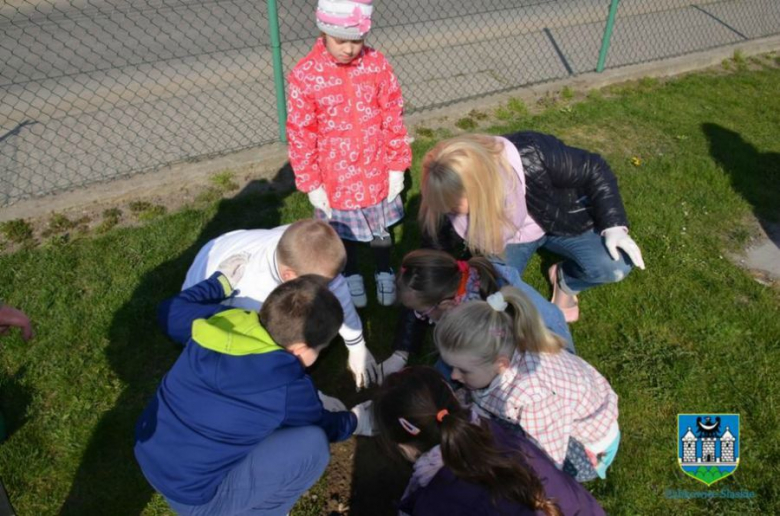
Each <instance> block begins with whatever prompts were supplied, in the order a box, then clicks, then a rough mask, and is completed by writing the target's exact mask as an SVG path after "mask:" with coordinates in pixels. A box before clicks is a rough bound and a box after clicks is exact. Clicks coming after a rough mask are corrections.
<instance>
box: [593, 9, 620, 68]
mask: <svg viewBox="0 0 780 516" xmlns="http://www.w3.org/2000/svg"><path fill="white" fill-rule="evenodd" d="M619 1H620V0H612V3H611V4H610V6H609V16H607V26H606V27H604V37H603V38H602V40H601V52H599V62H598V64H597V65H596V71H597V72H598V73H601V72H603V71H604V62H605V61H606V60H607V51H609V40H610V38H611V37H612V28H613V27H614V25H615V14H617V8H618V2H619Z"/></svg>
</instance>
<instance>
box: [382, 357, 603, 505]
mask: <svg viewBox="0 0 780 516" xmlns="http://www.w3.org/2000/svg"><path fill="white" fill-rule="evenodd" d="M374 418H375V423H376V426H377V429H378V430H379V436H380V439H381V440H382V442H383V443H384V445H385V447H386V448H387V449H388V450H389V451H390V452H392V453H396V452H400V453H401V455H402V456H404V457H405V458H406V459H407V460H409V461H411V462H413V463H414V470H413V471H414V472H413V474H412V478H411V480H410V482H409V484H408V486H407V488H406V492H405V493H404V495H403V498H402V500H401V503H400V507H399V508H400V513H401V514H407V515H412V516H414V515H426V516H429V515H430V516H436V515H446V516H460V515H463V516H466V515H469V516H471V515H474V514H480V515H486V516H488V515H490V516H493V515H495V516H498V515H507V516H509V515H529V516H530V515H537V514H544V515H545V516H560V515H564V514H588V515H603V514H604V511H603V510H602V509H601V507H600V506H599V504H598V502H596V500H595V499H594V498H593V497H592V496H591V495H590V494H589V493H588V492H587V491H586V490H585V489H584V488H583V487H582V486H580V485H579V484H577V482H575V481H574V480H573V479H572V478H571V477H569V476H568V475H566V474H565V473H563V472H561V471H559V470H558V469H557V468H556V467H555V466H554V465H553V463H552V462H550V460H549V459H548V458H547V457H546V455H545V454H544V453H543V452H542V451H541V450H539V449H538V448H537V447H536V446H535V445H534V444H533V443H532V442H531V441H530V440H529V439H527V438H526V437H523V436H521V435H513V434H511V433H509V432H507V431H505V430H504V429H502V428H501V427H500V426H498V425H497V424H495V423H493V422H490V421H488V420H485V419H481V418H480V417H478V416H477V415H476V414H475V413H472V412H471V411H470V410H469V409H468V408H465V407H463V406H462V405H461V404H460V403H459V402H458V400H457V399H456V398H455V396H454V395H453V393H452V390H451V389H450V387H449V385H448V384H447V383H446V381H445V380H444V378H443V377H442V376H441V375H439V373H438V372H436V371H435V370H434V369H431V368H429V367H419V366H417V367H408V368H406V369H404V370H402V371H400V372H398V373H395V374H393V375H390V376H389V377H387V378H386V379H385V382H384V384H383V385H382V388H381V390H380V391H379V393H378V395H377V396H376V398H375V399H374Z"/></svg>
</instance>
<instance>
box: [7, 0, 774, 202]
mask: <svg viewBox="0 0 780 516" xmlns="http://www.w3.org/2000/svg"><path fill="white" fill-rule="evenodd" d="M613 1H614V2H615V3H616V2H617V0H613ZM315 5H316V0H284V1H283V2H280V3H279V5H278V26H279V31H280V34H281V53H282V62H283V69H284V74H285V75H286V74H287V73H288V72H289V70H290V69H291V68H292V67H293V66H294V65H295V63H296V62H297V61H298V60H299V59H300V58H302V57H303V56H304V55H305V54H306V53H307V52H308V51H309V49H310V48H311V45H312V43H313V39H314V37H316V35H317V28H316V26H315V23H314V8H315ZM610 6H611V3H610V0H513V1H512V0H423V1H420V0H394V1H392V2H389V1H381V0H377V1H376V2H375V11H374V23H373V27H374V28H373V29H372V31H371V34H370V35H369V37H368V43H369V44H370V45H372V46H374V47H376V48H378V49H379V50H381V51H382V52H384V53H385V54H386V55H387V56H388V58H389V59H390V61H391V63H392V64H393V66H394V67H395V70H396V73H397V75H398V77H399V79H400V82H401V85H402V87H403V92H404V97H405V100H406V105H407V111H409V112H411V111H418V110H423V109H428V108H432V107H437V106H442V105H446V104H450V103H454V102H458V101H463V100H467V99H470V98H475V97H479V96H482V95H486V94H492V93H498V92H502V91H507V90H511V89H514V88H517V87H520V86H523V85H528V84H534V83H539V82H543V81H549V80H553V79H560V78H564V77H567V76H573V75H577V74H580V73H583V72H590V71H593V70H595V69H596V68H597V66H598V65H599V57H600V56H601V57H602V58H606V59H605V61H604V63H602V64H605V65H606V67H608V68H610V67H618V66H624V65H628V64H634V63H640V62H644V61H651V60H658V59H663V58H667V57H672V56H678V55H682V54H686V53H690V52H696V51H701V50H705V49H709V48H713V47H717V46H722V45H729V44H733V43H738V42H741V41H745V40H748V39H755V38H760V37H765V36H769V35H773V34H780V2H778V0H700V1H696V0H694V3H691V1H690V0H622V1H621V2H620V5H619V8H618V9H617V16H616V18H615V21H614V27H613V30H611V31H610V30H606V29H608V28H609V27H610V24H608V23H607V19H608V14H609V12H610ZM613 7H614V6H613ZM268 12H269V10H268V5H267V3H266V2H260V1H258V0H210V1H209V0H5V1H4V3H3V4H2V6H0V62H2V65H3V66H2V68H1V69H0V207H2V206H8V205H10V204H13V203H14V202H16V201H18V200H20V199H23V198H26V197H31V196H40V195H45V194H48V193H52V192H57V191H61V190H65V189H70V188H75V187H79V186H83V185H86V184H90V183H94V182H98V181H107V180H111V179H115V178H119V177H127V176H129V175H132V174H135V173H139V172H143V171H149V170H153V169H156V168H159V167H161V166H163V165H167V164H172V163H176V162H180V161H184V160H196V159H201V158H203V157H206V156H213V155H219V154H225V153H229V152H233V151H236V150H240V149H244V148H248V147H254V146H258V145H263V144H266V143H270V142H274V141H278V140H279V134H280V133H279V127H278V120H279V118H278V114H277V108H276V106H277V99H276V96H275V92H274V71H273V66H272V56H273V50H274V49H273V48H272V47H271V34H270V29H269V27H270V25H269V22H273V21H274V20H269V15H268ZM609 36H611V45H610V44H609V42H610V38H609ZM607 46H608V48H609V51H608V52H606V49H607Z"/></svg>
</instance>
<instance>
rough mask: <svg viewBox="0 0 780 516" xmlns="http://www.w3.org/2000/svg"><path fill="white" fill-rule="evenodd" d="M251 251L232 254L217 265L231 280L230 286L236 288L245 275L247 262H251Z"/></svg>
mask: <svg viewBox="0 0 780 516" xmlns="http://www.w3.org/2000/svg"><path fill="white" fill-rule="evenodd" d="M250 257H251V255H250V254H249V253H238V254H232V255H230V256H228V257H227V258H225V259H224V260H222V262H221V263H220V264H219V265H218V266H217V270H218V271H219V272H221V273H222V274H223V275H224V276H225V277H226V278H227V280H228V281H229V282H230V286H231V287H233V288H234V289H235V288H236V285H238V282H239V281H241V278H243V277H244V271H245V270H246V264H247V263H249V258H250Z"/></svg>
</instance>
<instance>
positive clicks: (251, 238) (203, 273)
mask: <svg viewBox="0 0 780 516" xmlns="http://www.w3.org/2000/svg"><path fill="white" fill-rule="evenodd" d="M231 257H236V258H235V260H233V261H234V262H235V263H236V266H237V267H245V270H244V272H243V276H242V278H241V280H240V281H239V282H238V284H237V285H235V286H234V288H235V289H236V290H237V291H238V294H237V295H236V296H235V297H233V298H231V299H229V300H227V301H225V304H228V305H230V306H235V307H238V308H244V309H246V310H253V311H258V310H259V309H260V307H261V306H262V305H263V301H265V299H266V298H267V297H268V294H270V293H271V291H272V290H273V289H274V288H276V286H278V285H279V284H281V283H283V282H285V281H289V280H291V279H295V278H297V277H298V276H302V275H304V274H318V275H320V276H325V277H326V278H332V280H331V282H330V284H329V286H328V287H329V289H330V291H331V292H333V293H334V294H335V295H336V297H337V298H338V300H339V303H340V304H341V307H342V309H343V310H344V324H342V326H341V328H340V329H339V335H341V337H342V338H343V339H344V343H345V344H346V345H347V350H348V351H349V362H348V364H349V369H350V370H351V371H352V374H353V375H354V376H355V383H356V384H357V387H358V388H362V387H367V386H369V385H370V384H371V383H372V382H376V381H377V369H376V367H377V365H376V361H375V360H374V357H373V355H371V352H370V351H369V350H368V348H367V347H366V341H365V339H364V338H363V324H362V323H361V321H360V317H359V316H358V314H357V310H356V309H355V305H354V304H353V303H352V297H351V295H350V293H349V288H348V286H347V282H346V280H345V279H344V276H342V275H341V271H342V269H343V268H344V264H345V262H346V251H345V250H344V244H342V242H341V239H339V237H338V235H337V234H336V232H335V231H334V230H333V228H332V227H330V225H329V224H327V223H326V222H322V221H319V220H314V219H306V220H299V221H298V222H295V223H293V224H290V225H287V226H279V227H277V228H273V229H240V230H237V231H231V232H230V233H225V234H224V235H222V236H219V237H217V238H215V239H214V240H211V241H210V242H208V243H207V244H206V245H205V246H203V248H202V249H201V250H200V251H199V252H198V255H197V256H196V257H195V261H194V262H193V263H192V265H191V266H190V269H189V270H188V271H187V276H186V278H185V280H184V285H183V286H182V290H183V289H186V288H189V287H191V286H193V285H195V284H197V283H200V282H201V281H203V280H205V279H207V278H208V277H209V276H211V274H213V273H214V272H215V271H216V270H217V267H218V266H219V265H220V264H222V263H223V262H225V260H227V259H229V258H231ZM242 258H243V259H242Z"/></svg>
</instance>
